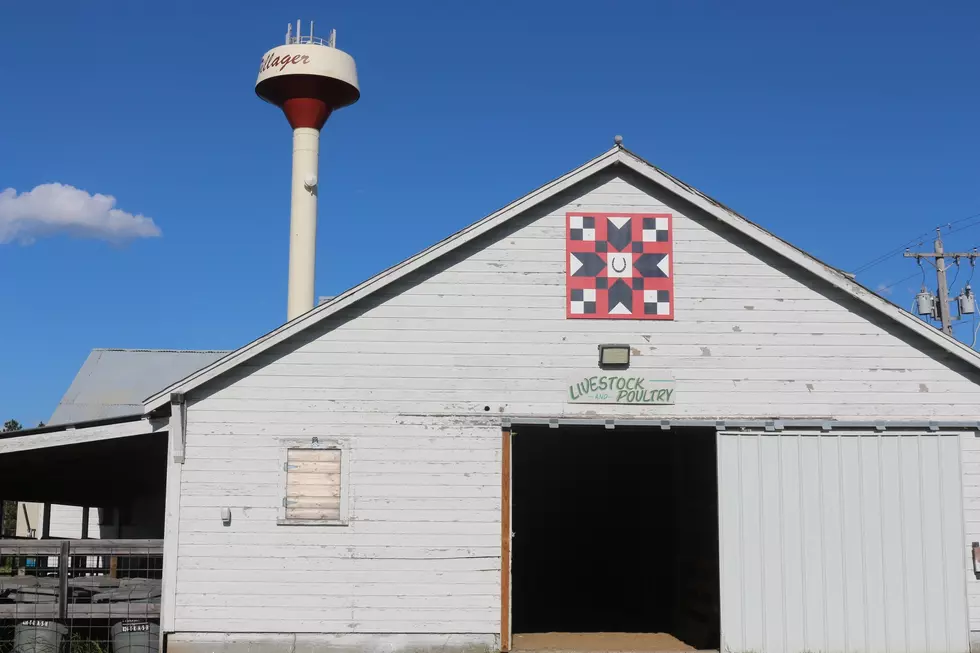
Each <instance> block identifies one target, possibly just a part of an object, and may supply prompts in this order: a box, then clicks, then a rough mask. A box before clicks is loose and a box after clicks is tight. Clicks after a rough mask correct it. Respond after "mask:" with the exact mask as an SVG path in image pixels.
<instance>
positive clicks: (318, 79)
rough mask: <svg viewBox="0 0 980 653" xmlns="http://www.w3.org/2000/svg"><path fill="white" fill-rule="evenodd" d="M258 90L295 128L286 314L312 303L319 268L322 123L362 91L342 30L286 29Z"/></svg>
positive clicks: (263, 67) (265, 62)
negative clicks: (340, 42) (341, 42)
mask: <svg viewBox="0 0 980 653" xmlns="http://www.w3.org/2000/svg"><path fill="white" fill-rule="evenodd" d="M255 93H256V94H257V95H258V96H259V97H260V98H262V99H263V100H265V101H267V102H270V103H272V104H274V105H276V106H277V107H280V108H281V109H282V111H283V113H284V114H286V119H287V120H288V121H289V125H290V126H291V127H292V128H293V176H292V203H291V206H290V219H289V222H290V231H289V291H288V307H287V312H286V315H287V318H288V319H290V320H292V319H293V318H295V317H297V316H298V315H302V314H303V313H305V312H307V311H308V310H310V309H312V308H313V297H314V295H313V279H314V274H315V270H316V204H317V187H318V185H319V180H318V178H317V172H318V168H319V148H320V129H321V128H322V127H323V124H324V123H325V122H326V120H327V118H329V117H330V114H331V113H332V112H333V111H334V110H336V109H339V108H341V107H346V106H348V105H350V104H353V103H355V102H357V100H358V98H360V97H361V91H360V89H359V88H358V85H357V69H356V67H355V66H354V59H353V57H351V56H350V55H349V54H347V53H346V52H344V51H342V50H338V49H337V33H336V31H335V30H334V31H331V32H330V36H329V37H328V38H326V39H323V38H319V37H316V36H314V35H313V23H312V22H311V23H310V30H309V34H307V35H303V34H302V30H301V27H300V23H299V21H297V22H296V32H295V33H293V29H292V25H290V26H289V27H287V29H286V43H285V44H284V45H280V46H278V47H275V48H273V49H271V50H269V51H268V52H266V53H265V56H263V57H262V63H261V65H260V66H259V77H258V79H257V80H256V82H255Z"/></svg>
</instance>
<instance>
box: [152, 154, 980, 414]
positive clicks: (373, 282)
mask: <svg viewBox="0 0 980 653" xmlns="http://www.w3.org/2000/svg"><path fill="white" fill-rule="evenodd" d="M623 168H627V169H629V170H631V171H632V172H633V173H635V175H636V176H637V177H638V178H639V179H640V183H641V184H649V183H652V184H654V185H655V186H656V188H657V189H658V191H659V194H658V196H662V195H664V194H666V195H668V196H669V197H670V199H669V200H668V201H666V204H670V205H671V207H673V208H675V209H677V210H680V211H689V212H690V214H691V215H692V216H694V215H697V216H698V219H699V220H700V221H702V223H703V224H704V223H710V224H711V225H712V228H713V229H728V230H730V232H731V233H732V234H733V235H735V236H737V237H738V238H743V239H745V240H747V241H749V242H751V243H752V245H757V246H761V248H762V249H764V250H765V251H766V252H768V253H769V254H770V259H771V260H770V261H769V267H772V268H774V269H776V270H779V269H782V268H783V267H785V266H788V267H789V268H790V269H793V270H797V271H798V270H800V269H802V270H805V271H806V272H808V273H809V274H810V275H812V277H813V278H814V279H817V280H820V281H822V282H824V283H825V284H826V285H827V287H828V288H832V289H835V290H837V291H840V292H842V293H844V294H845V295H848V296H849V297H850V298H851V299H854V300H857V304H860V305H864V306H865V307H867V308H870V309H871V310H872V311H875V312H877V313H879V314H880V317H884V318H886V319H887V320H889V321H891V322H893V323H894V324H897V325H898V326H899V327H901V328H904V329H908V330H910V331H912V332H913V333H916V334H918V335H919V336H920V337H921V338H923V339H925V340H926V341H928V342H930V343H932V344H933V345H935V346H936V347H938V348H939V349H941V350H945V351H947V352H949V353H950V354H952V355H953V356H954V357H956V358H958V359H960V360H962V361H964V362H966V363H967V364H968V365H969V366H972V367H980V355H978V354H977V352H976V351H974V350H973V349H971V348H970V347H967V346H966V345H964V344H963V343H961V342H958V341H956V340H954V339H952V338H949V337H946V336H945V335H943V334H941V333H939V332H938V331H937V330H936V329H933V328H932V327H930V326H929V325H928V324H925V323H924V322H923V321H922V320H919V319H918V318H916V317H915V316H913V315H912V314H910V313H909V312H908V311H905V310H903V309H901V308H899V307H898V306H896V305H894V304H892V303H891V302H889V301H887V300H885V299H884V298H882V297H880V296H878V295H877V294H875V293H872V292H870V291H868V290H867V289H866V288H864V287H863V286H861V285H860V284H858V283H857V282H855V281H854V280H853V279H852V278H850V277H849V276H847V275H846V274H844V273H843V272H841V271H839V270H837V269H834V268H831V267H829V266H827V265H826V264H824V263H822V262H820V261H818V260H817V259H815V258H813V257H812V256H810V255H809V254H807V253H806V252H804V251H802V250H799V249H797V248H795V247H793V246H792V245H790V244H789V243H787V242H785V241H783V240H781V239H780V238H778V237H777V236H775V235H774V234H772V233H770V232H768V231H766V230H765V229H762V228H761V227H759V226H758V225H756V224H753V223H751V222H749V221H748V220H746V219H745V218H744V217H742V216H740V215H738V214H736V213H734V212H733V211H731V210H730V209H727V208H726V207H724V206H722V205H721V204H718V203H717V202H715V201H714V200H712V199H711V198H709V197H707V196H706V195H704V194H703V193H701V192H700V191H698V190H697V189H695V188H692V187H691V186H688V185H687V184H685V183H684V182H681V181H680V180H678V179H676V178H674V177H672V176H670V175H668V174H666V173H665V172H663V171H662V170H660V169H658V168H655V167H654V166H651V165H650V164H649V163H647V162H646V161H643V160H642V159H640V158H639V157H637V156H636V155H635V154H633V153H632V152H629V151H628V150H625V149H624V148H622V147H621V146H620V145H616V146H614V147H613V148H612V149H611V150H609V151H607V152H606V153H604V154H602V155H600V156H598V157H596V158H595V159H592V160H591V161H589V162H587V163H585V164H584V165H582V166H580V167H578V168H576V169H575V170H573V171H571V172H569V173H568V174H566V175H563V176H562V177H559V178H558V179H556V180H554V181H552V182H550V183H548V184H545V185H544V186H542V187H540V188H538V189H537V190H535V191H533V192H531V193H529V194H527V195H525V196H524V197H522V198H520V199H518V200H516V201H515V202H512V203H511V204H509V205H507V206H505V207H504V208H502V209H500V210H499V211H497V212H496V213H492V214H491V215H489V216H487V217H486V218H484V219H482V220H480V221H478V222H476V223H473V224H471V225H470V226H468V227H466V228H465V229H462V230H460V231H459V232H457V233H455V234H453V235H452V236H450V237H449V238H446V239H445V240H443V241H441V242H439V243H436V244H435V245H433V246H432V247H430V248H429V249H427V250H425V251H423V252H420V253H419V254H417V255H415V256H413V257H411V258H409V259H406V260H405V261H403V262H402V263H400V264H398V265H396V266H394V267H392V268H389V269H388V270H385V271H384V272H382V273H380V274H377V275H375V276H374V277H371V278H370V279H368V280H367V281H365V282H364V283H362V284H360V285H358V286H355V287H354V288H352V289H350V290H348V291H347V292H345V293H344V294H342V295H340V296H338V297H336V298H335V299H333V300H332V301H330V302H327V303H326V304H324V305H322V306H320V307H318V308H317V310H315V311H310V313H309V314H308V315H305V316H303V317H302V319H296V320H292V321H290V322H288V323H287V324H284V325H283V326H282V327H280V328H278V329H276V330H275V331H272V332H271V333H268V334H266V335H265V336H263V337H261V338H259V339H257V340H255V341H253V342H251V343H249V344H248V345H246V346H244V347H242V348H240V349H238V350H237V351H235V352H232V353H231V354H229V355H228V356H226V357H225V358H222V359H221V360H219V361H217V362H215V363H214V364H212V365H209V366H207V367H205V368H203V369H201V370H199V371H198V372H196V373H194V374H192V375H190V376H189V377H187V378H186V379H184V380H182V381H179V382H177V383H175V384H173V385H171V386H169V387H167V388H165V389H164V390H161V391H160V392H158V393H157V394H155V395H153V396H151V397H149V398H148V399H147V400H146V402H145V408H146V410H147V411H150V410H155V409H156V408H159V407H160V406H162V405H163V404H164V403H165V402H166V397H167V396H168V394H169V393H170V392H172V391H180V392H189V391H190V390H192V389H194V388H196V387H198V386H200V385H201V384H203V383H206V382H207V381H210V380H211V379H213V378H216V377H217V376H218V375H220V374H223V373H225V372H227V371H228V370H231V369H233V368H234V367H236V366H238V365H241V364H243V363H246V362H248V361H250V360H251V359H252V358H254V357H255V356H257V355H258V354H261V353H262V352H265V351H267V350H269V349H270V348H271V347H274V346H276V345H278V344H280V343H282V342H284V341H286V340H287V339H289V338H291V337H293V336H296V335H297V334H299V333H301V332H302V331H304V330H305V329H307V328H310V327H312V326H314V325H317V324H320V323H321V322H323V321H326V320H327V319H328V318H331V317H333V316H334V315H335V314H337V313H339V312H340V311H343V310H344V309H346V308H348V307H349V306H351V305H352V304H354V303H355V302H357V301H359V300H361V299H363V298H364V297H366V296H368V295H373V294H375V293H385V292H389V293H390V292H392V291H391V290H390V289H389V288H388V287H389V286H390V285H391V284H395V283H397V282H400V281H404V280H406V279H411V278H412V277H413V276H414V275H416V274H418V273H419V270H421V269H422V268H423V267H424V266H426V265H429V264H431V263H433V262H434V261H437V260H445V259H447V258H449V257H450V256H451V255H453V254H457V255H458V253H459V252H460V251H461V250H464V249H467V248H469V249H472V248H471V247H469V246H470V245H471V244H472V243H473V242H474V241H476V240H477V239H479V238H482V237H483V236H484V235H486V234H488V233H490V232H491V231H493V230H496V229H500V228H501V227H503V226H504V225H505V224H506V223H508V222H509V221H510V220H513V219H515V218H516V217H518V216H525V215H529V214H531V213H538V212H540V211H541V206H543V205H545V204H547V203H553V202H555V201H556V198H558V197H559V195H560V194H562V193H565V192H567V191H569V189H571V188H573V187H574V185H575V184H578V183H580V182H582V181H583V180H584V179H587V178H589V177H596V176H599V175H609V174H611V173H610V170H615V169H618V170H622V169H623ZM655 194H657V193H655ZM633 199H634V198H630V197H624V198H623V201H622V202H617V201H616V200H611V201H609V202H608V203H607V204H605V205H603V206H599V207H588V208H586V209H585V210H586V211H593V210H595V211H599V212H602V211H606V210H610V209H611V210H619V211H631V210H635V204H634V203H633ZM671 207H667V208H671ZM677 207H681V208H679V209H678V208H677ZM568 208H569V210H576V209H582V207H581V206H570V207H568ZM661 208H663V207H661ZM563 225H564V223H561V226H562V227H563ZM555 226H556V225H554V224H552V225H550V227H551V228H552V229H554V227H555ZM676 228H677V226H676V222H675V225H674V229H676ZM561 233H562V234H563V233H564V232H563V231H562V232H561ZM562 238H564V236H563V235H561V236H553V237H552V238H549V239H546V243H547V247H546V249H547V248H548V247H551V246H554V243H555V242H556V239H557V240H561V239H562ZM675 238H676V237H675ZM695 240H697V238H695ZM513 245H514V248H515V250H521V249H532V248H534V247H535V244H534V243H531V244H529V246H526V247H525V246H518V245H517V244H516V241H515V243H514V244H513ZM675 245H676V243H675ZM716 246H717V248H718V249H717V250H716V251H718V252H721V253H724V254H725V255H726V256H725V259H726V261H725V263H726V265H725V274H727V275H728V276H729V278H730V279H739V278H741V277H742V276H743V275H749V276H752V275H754V274H756V272H754V270H759V271H761V272H763V274H765V273H766V272H768V270H766V269H764V268H759V267H758V266H756V265H754V261H753V257H752V256H751V255H749V256H747V257H746V258H744V259H742V258H741V257H742V253H741V252H737V251H734V250H732V249H731V248H730V247H727V246H726V245H725V244H724V243H716ZM696 251H697V253H703V254H708V253H711V251H712V249H711V247H710V246H708V248H705V249H699V250H696ZM494 254H495V255H496V256H495V257H494V259H493V260H492V261H491V262H490V265H491V266H492V267H494V268H495V269H497V270H502V269H503V266H501V265H499V263H500V262H501V261H507V262H509V263H512V264H516V265H509V266H508V267H509V269H510V271H511V272H520V273H522V274H523V273H527V272H535V271H539V270H536V269H535V265H536V264H537V265H541V266H543V267H544V268H546V269H545V270H544V271H554V270H555V269H556V267H562V268H563V267H564V258H562V259H561V260H560V261H557V260H548V261H547V262H544V261H542V260H540V259H538V260H536V259H535V257H533V256H528V255H527V254H524V253H522V252H520V251H509V250H497V251H495V252H494ZM676 254H677V250H675V255H676ZM777 259H778V260H777ZM525 262H528V263H530V264H531V267H530V269H526V270H525V269H523V267H522V264H523V263H525ZM455 267H456V269H457V271H466V270H467V267H466V265H465V264H462V265H457V266H455ZM477 269H478V270H479V269H482V268H481V267H479V266H478V267H477ZM681 269H682V270H683V269H684V268H683V267H682V268H681ZM690 271H693V270H690ZM701 272H702V273H704V272H706V271H705V270H702V271H701ZM713 276H715V277H717V276H718V275H717V274H714V275H713ZM425 278H426V279H428V275H426V277H425ZM394 292H396V293H397V290H396V291H394ZM522 308H523V307H522ZM501 313H502V314H506V311H502V312H501ZM501 313H498V317H499V316H500V314H501ZM521 315H522V316H523V313H522V314H521ZM872 319H873V318H872Z"/></svg>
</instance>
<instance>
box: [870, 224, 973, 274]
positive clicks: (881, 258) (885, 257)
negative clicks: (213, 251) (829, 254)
mask: <svg viewBox="0 0 980 653" xmlns="http://www.w3.org/2000/svg"><path fill="white" fill-rule="evenodd" d="M974 218H980V213H974V214H973V215H968V216H966V217H965V218H960V219H959V220H953V221H952V222H947V223H946V224H944V225H942V226H943V227H946V228H947V229H950V231H949V232H947V233H950V234H952V233H957V232H959V231H963V230H964V229H969V228H970V227H974V226H976V225H978V224H980V220H977V221H976V222H973V223H971V224H968V225H964V226H963V227H960V228H959V229H953V228H952V227H953V225H958V224H960V223H962V222H966V221H967V220H972V219H974ZM930 233H932V232H931V231H926V232H924V233H921V234H919V235H918V236H916V237H915V238H913V239H911V240H909V241H907V242H905V243H903V244H901V245H899V246H898V247H896V248H894V249H890V250H888V251H887V252H885V253H884V254H882V255H880V256H877V257H875V258H873V259H872V260H870V261H868V262H867V263H865V264H864V265H861V266H858V267H857V268H856V269H855V270H854V274H860V273H862V272H866V271H868V270H870V269H871V268H873V267H875V266H876V265H879V264H880V263H884V262H885V261H887V260H888V259H889V258H890V257H891V256H894V255H895V254H897V253H899V252H901V251H902V250H904V249H905V248H907V247H910V246H912V245H922V244H923V240H922V239H923V238H925V237H926V236H928V235H929V234H930Z"/></svg>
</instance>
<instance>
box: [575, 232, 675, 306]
mask: <svg viewBox="0 0 980 653" xmlns="http://www.w3.org/2000/svg"><path fill="white" fill-rule="evenodd" d="M565 221H566V228H565V232H566V241H565V242H566V245H565V249H566V252H567V255H568V269H567V270H566V282H565V291H566V293H567V297H566V315H567V316H568V317H569V318H585V319H627V320H672V319H674V274H673V261H672V255H673V243H674V239H673V234H672V231H671V228H672V225H671V215H670V214H669V213H568V214H566V216H565Z"/></svg>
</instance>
